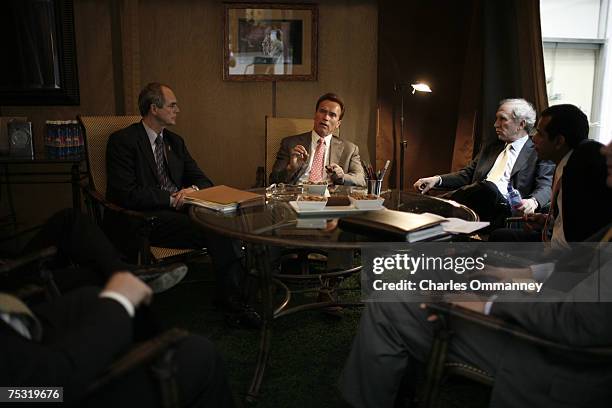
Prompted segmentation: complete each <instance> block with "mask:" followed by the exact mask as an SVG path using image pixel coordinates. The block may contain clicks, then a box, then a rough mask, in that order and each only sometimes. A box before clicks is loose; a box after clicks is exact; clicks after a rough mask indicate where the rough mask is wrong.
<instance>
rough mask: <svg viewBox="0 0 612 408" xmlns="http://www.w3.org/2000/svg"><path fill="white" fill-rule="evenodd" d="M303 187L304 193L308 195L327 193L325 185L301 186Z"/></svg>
mask: <svg viewBox="0 0 612 408" xmlns="http://www.w3.org/2000/svg"><path fill="white" fill-rule="evenodd" d="M302 187H304V193H306V194H310V195H320V196H322V195H325V192H326V191H327V184H306V183H304V184H303V185H302Z"/></svg>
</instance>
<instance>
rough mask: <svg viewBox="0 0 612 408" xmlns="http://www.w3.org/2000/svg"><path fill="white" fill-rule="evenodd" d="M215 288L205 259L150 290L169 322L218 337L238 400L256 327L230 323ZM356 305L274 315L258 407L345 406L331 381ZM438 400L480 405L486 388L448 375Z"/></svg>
mask: <svg viewBox="0 0 612 408" xmlns="http://www.w3.org/2000/svg"><path fill="white" fill-rule="evenodd" d="M355 283H356V280H353V281H352V282H346V283H345V284H344V285H345V286H352V287H354V286H355ZM213 293H214V282H213V277H212V273H211V271H210V264H208V263H191V264H190V272H189V274H188V275H187V278H186V281H185V282H183V283H181V284H180V285H178V286H177V287H175V288H173V289H171V290H169V291H167V292H165V293H162V294H158V295H157V296H156V299H155V302H154V305H155V310H156V311H157V313H158V314H159V316H160V317H161V318H162V319H163V321H164V322H165V323H166V324H167V325H168V326H170V327H172V326H178V327H183V328H186V329H188V330H190V331H191V332H193V333H198V334H202V335H204V336H206V337H208V338H209V339H211V340H212V341H213V342H214V343H215V344H216V345H217V347H218V349H219V351H220V352H221V353H222V354H223V356H224V358H225V361H226V364H227V369H228V372H229V376H230V382H231V385H232V388H233V390H234V393H235V396H236V400H237V401H240V403H242V400H243V399H244V396H245V394H246V391H247V389H248V387H249V384H250V381H251V377H252V375H253V370H254V368H255V361H256V356H257V350H258V348H259V332H258V331H252V330H245V329H239V328H232V327H229V326H228V325H227V324H226V323H225V321H224V319H223V316H222V314H221V313H219V312H218V311H216V310H215V309H214V308H213V306H212V302H211V299H212V296H213ZM310 296H315V295H314V294H312V295H310ZM355 296H358V293H356V294H355ZM306 297H307V296H306ZM298 300H299V299H298ZM305 300H308V299H307V298H306V299H305ZM360 312H361V309H360V308H356V309H345V311H344V316H343V318H341V319H337V318H333V317H330V316H328V315H324V314H323V313H321V312H320V311H307V312H300V313H297V314H293V315H290V316H287V317H283V318H281V319H277V320H275V322H274V326H273V336H272V343H271V344H272V347H271V355H270V360H269V363H268V366H267V369H266V372H265V376H264V380H263V384H262V387H261V398H260V401H259V404H258V407H262V408H267V407H347V405H346V404H345V403H344V402H343V401H342V400H341V398H340V395H339V392H338V389H337V388H336V382H337V380H338V377H339V375H340V371H341V370H342V367H343V365H344V361H345V359H346V357H347V355H348V352H349V350H350V347H351V342H352V338H353V336H354V334H355V331H356V329H357V326H358V323H359V315H360ZM442 400H443V401H444V403H443V407H473V408H477V407H485V406H487V401H488V390H487V389H486V388H484V387H481V386H479V385H476V384H473V383H470V382H466V381H452V382H450V383H449V384H448V386H446V387H445V391H444V393H443V395H442Z"/></svg>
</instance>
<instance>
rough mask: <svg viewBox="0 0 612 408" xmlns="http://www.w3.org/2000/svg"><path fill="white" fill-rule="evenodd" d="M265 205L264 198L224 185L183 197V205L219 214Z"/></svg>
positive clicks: (260, 195)
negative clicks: (206, 209)
mask: <svg viewBox="0 0 612 408" xmlns="http://www.w3.org/2000/svg"><path fill="white" fill-rule="evenodd" d="M264 203H265V196H263V195H262V194H257V193H253V192H250V191H243V190H238V189H237V188H233V187H228V186H225V185H220V186H214V187H209V188H204V189H202V190H198V191H193V192H191V193H189V194H187V195H186V196H185V204H192V205H197V206H200V207H204V208H208V209H210V210H214V211H219V212H230V211H234V210H236V209H238V208H245V207H251V206H254V205H261V204H264Z"/></svg>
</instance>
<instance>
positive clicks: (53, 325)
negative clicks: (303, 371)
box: [0, 271, 234, 407]
mask: <svg viewBox="0 0 612 408" xmlns="http://www.w3.org/2000/svg"><path fill="white" fill-rule="evenodd" d="M151 297H152V292H151V289H150V288H149V287H147V286H146V285H145V284H144V283H142V282H141V281H139V280H138V279H137V278H135V277H134V275H132V274H131V273H129V272H128V271H117V272H115V273H114V274H113V275H112V277H111V278H110V279H109V280H108V282H107V283H106V285H105V286H104V289H102V291H101V292H100V291H99V290H97V289H96V288H93V287H89V288H81V289H78V290H76V291H74V292H71V293H69V294H67V295H64V296H61V297H59V298H56V299H53V301H51V302H48V303H44V304H41V305H38V306H36V307H34V308H33V310H31V309H29V308H28V307H27V306H26V305H25V304H23V303H22V302H21V301H20V300H19V299H17V298H16V297H14V296H11V295H9V294H6V293H0V341H1V342H2V354H1V355H0V367H1V369H0V383H2V384H3V386H14V387H20V386H42V387H63V391H64V394H63V398H64V402H68V403H76V402H77V401H80V402H79V403H78V404H77V405H78V406H88V407H94V406H99V407H108V406H146V407H157V406H161V400H162V398H161V394H160V384H159V383H158V382H157V380H156V379H155V378H154V377H153V376H152V375H151V371H150V368H149V366H148V365H146V364H145V365H143V366H140V367H137V368H134V369H133V370H132V371H130V372H128V373H127V374H125V375H124V376H122V378H121V379H119V380H117V381H115V382H114V383H112V384H111V385H109V386H107V387H106V388H102V390H101V391H99V392H97V393H96V395H95V396H87V397H85V396H84V395H83V394H84V392H85V390H87V387H88V386H89V385H90V384H92V383H93V381H94V380H95V379H96V378H97V377H99V376H101V375H102V374H104V373H105V370H106V369H107V368H108V367H109V366H110V364H111V363H112V362H113V360H115V359H117V358H118V357H119V356H121V355H122V354H123V353H125V352H126V350H127V349H129V348H130V346H131V345H133V344H134V342H135V339H137V338H138V337H140V334H139V333H138V330H137V328H138V327H142V326H140V325H135V324H134V323H133V321H132V320H133V318H134V316H135V313H136V315H137V316H138V315H139V314H140V313H141V309H142V306H143V305H146V304H148V303H149V302H150V301H151ZM174 359H175V360H174V363H175V364H176V374H175V376H174V378H175V381H176V386H177V388H178V389H177V392H178V397H179V399H180V406H194V407H195V406H198V407H203V406H214V407H232V406H233V405H234V404H233V400H232V395H231V391H230V389H229V384H228V381H227V377H226V374H225V369H224V367H223V362H222V360H221V357H220V356H219V354H218V353H217V352H216V351H215V349H214V346H213V344H212V343H211V342H210V341H208V340H207V339H205V338H203V337H200V336H189V337H187V338H185V339H183V340H182V341H180V342H179V343H178V344H177V346H176V349H175V354H174ZM84 398H85V400H83V399H84Z"/></svg>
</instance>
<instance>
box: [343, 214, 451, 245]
mask: <svg viewBox="0 0 612 408" xmlns="http://www.w3.org/2000/svg"><path fill="white" fill-rule="evenodd" d="M443 221H444V218H443V217H439V216H437V215H433V214H414V213H409V212H403V211H394V210H388V209H383V210H379V211H370V212H367V213H363V214H359V215H353V216H349V217H344V218H341V219H340V221H339V223H338V226H339V227H340V228H342V229H343V230H346V231H351V232H356V233H358V234H361V235H366V236H368V235H373V236H378V237H380V238H383V239H388V240H391V241H407V242H418V241H423V240H427V239H430V238H434V237H438V236H440V235H445V234H446V233H445V232H444V228H442V225H441V223H442V222H443Z"/></svg>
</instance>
